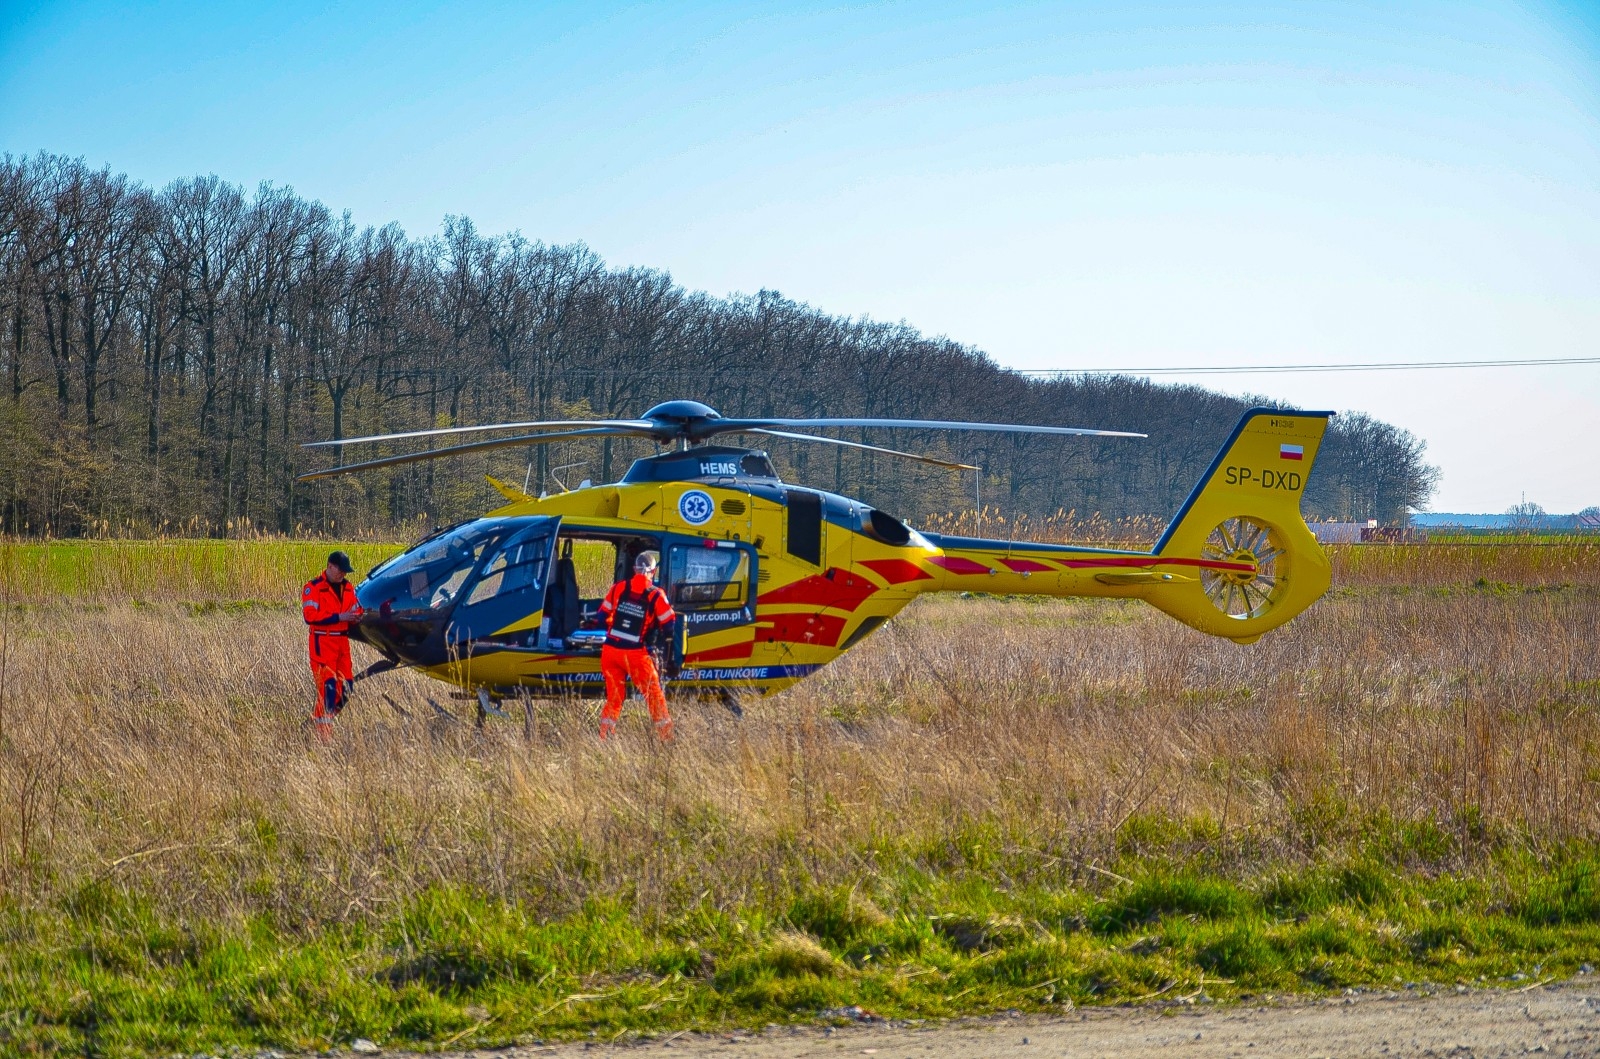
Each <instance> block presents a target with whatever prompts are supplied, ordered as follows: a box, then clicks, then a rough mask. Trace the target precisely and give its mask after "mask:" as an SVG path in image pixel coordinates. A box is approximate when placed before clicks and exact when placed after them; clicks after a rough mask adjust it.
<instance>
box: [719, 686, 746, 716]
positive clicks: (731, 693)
mask: <svg viewBox="0 0 1600 1059" xmlns="http://www.w3.org/2000/svg"><path fill="white" fill-rule="evenodd" d="M720 698H721V699H722V705H724V706H726V707H727V708H728V712H729V713H731V714H733V715H734V716H735V717H737V718H738V719H739V720H741V721H742V720H744V700H745V698H746V696H745V695H743V694H741V693H739V692H738V691H736V690H734V689H733V688H723V689H722V694H721V696H720Z"/></svg>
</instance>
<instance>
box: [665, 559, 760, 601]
mask: <svg viewBox="0 0 1600 1059" xmlns="http://www.w3.org/2000/svg"><path fill="white" fill-rule="evenodd" d="M668 566H669V569H670V570H671V575H672V602H673V604H674V605H677V606H681V607H685V608H694V607H718V606H739V605H741V604H743V603H744V601H745V594H746V592H747V591H748V589H749V585H750V555H749V553H748V552H746V551H745V550H744V549H743V548H705V547H695V546H693V545H684V544H677V545H674V546H673V548H672V555H671V556H670V558H669V561H668Z"/></svg>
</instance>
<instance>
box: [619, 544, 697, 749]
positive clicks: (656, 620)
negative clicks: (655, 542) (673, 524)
mask: <svg viewBox="0 0 1600 1059" xmlns="http://www.w3.org/2000/svg"><path fill="white" fill-rule="evenodd" d="M655 576H656V557H655V556H654V555H652V554H651V553H650V552H644V553H642V554H640V556H639V557H638V558H637V559H635V560H634V561H633V576H632V577H630V578H628V579H627V580H625V581H618V582H617V583H616V584H614V585H612V586H611V591H610V592H608V593H606V598H605V600H604V601H603V602H602V603H601V604H600V614H601V616H602V617H603V618H604V619H605V622H606V642H605V643H604V644H602V645H601V647H600V673H601V675H602V676H604V677H605V679H606V705H605V709H603V710H601V711H600V738H601V739H608V738H610V736H611V733H612V732H614V731H616V729H617V718H618V717H620V716H622V700H623V697H624V696H625V695H626V694H627V691H628V678H629V677H632V678H633V686H634V687H636V688H638V689H639V690H640V691H642V692H644V701H645V703H646V704H647V705H648V706H649V707H650V719H651V720H652V721H654V722H655V726H656V735H657V736H659V737H660V738H661V739H662V740H663V741H665V740H668V739H671V738H672V715H671V714H669V713H668V712H667V696H666V695H665V693H663V692H662V690H661V675H660V674H659V673H657V672H656V662H655V659H654V658H652V657H650V651H649V650H648V649H647V648H646V647H645V638H646V637H647V636H648V635H649V633H650V631H651V630H652V629H654V628H656V627H658V626H662V625H666V624H668V623H670V622H672V621H674V620H676V619H677V617H678V615H677V613H676V612H675V611H673V609H672V604H670V603H668V602H667V594H666V593H665V592H663V591H661V589H659V588H657V587H656V586H655Z"/></svg>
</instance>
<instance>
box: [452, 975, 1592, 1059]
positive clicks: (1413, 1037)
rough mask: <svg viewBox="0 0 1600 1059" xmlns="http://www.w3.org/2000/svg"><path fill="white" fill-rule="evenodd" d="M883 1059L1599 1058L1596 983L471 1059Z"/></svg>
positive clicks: (781, 1034)
mask: <svg viewBox="0 0 1600 1059" xmlns="http://www.w3.org/2000/svg"><path fill="white" fill-rule="evenodd" d="M641 1052H659V1053H663V1054H670V1055H679V1056H740V1057H745V1059H780V1057H782V1059H792V1057H801V1056H858V1055H875V1056H878V1057H880V1059H922V1057H926V1056H941V1057H943V1056H951V1057H958V1059H965V1057H972V1059H977V1057H985V1059H987V1057H996V1059H1017V1057H1024V1056H1026V1057H1029V1059H1043V1057H1045V1056H1050V1057H1073V1059H1079V1057H1082V1059H1088V1057H1097V1059H1153V1057H1157V1056H1160V1057H1162V1059H1223V1057H1241V1059H1268V1057H1280V1056H1282V1057H1294V1059H1307V1057H1312V1056H1339V1057H1344V1056H1388V1057H1394V1056H1452V1057H1460V1059H1465V1057H1467V1056H1485V1057H1489V1056H1512V1055H1529V1054H1537V1055H1545V1056H1551V1057H1555V1056H1595V1055H1600V981H1597V980H1596V979H1595V978H1588V977H1585V978H1578V979H1574V980H1573V981H1570V982H1565V983H1555V984H1540V985H1535V986H1533V987H1531V988H1527V989H1521V990H1500V989H1472V990H1468V991H1467V992H1464V993H1456V992H1453V991H1449V992H1445V993H1441V994H1437V995H1430V994H1426V993H1364V994H1361V995H1357V996H1343V997H1335V998H1332V999H1321V1000H1297V1001H1290V1002H1287V1003H1281V1004H1273V1005H1269V1006H1264V1007H1263V1006H1258V1005H1252V1006H1230V1007H1207V1008H1196V1007H1187V1006H1181V1007H1180V1006H1169V1007H1162V1008H1159V1009H1157V1008H1153V1007H1139V1008H1097V1009H1094V1010H1090V1011H1082V1012H1078V1013H1076V1014H1072V1015H1067V1016H1064V1017H1059V1018H1036V1017H1022V1016H1014V1017H1006V1016H1000V1017H996V1018H986V1019H966V1020H961V1021H959V1022H953V1023H940V1024H925V1025H920V1026H912V1025H905V1024H888V1025H885V1024H868V1025H860V1026H852V1027H848V1028H844V1029H835V1030H828V1029H819V1028H804V1029H788V1028H785V1029H769V1030H768V1031H766V1032H765V1033H756V1034H744V1033H739V1034H728V1035H695V1034H682V1035H678V1036H675V1037H662V1038H657V1039H653V1040H645V1041H635V1042H631V1043H628V1042H617V1043H605V1042H591V1043H588V1044H562V1045H553V1046H537V1045H535V1046H529V1047H522V1048H514V1049H509V1050H507V1051H502V1052H467V1053H458V1056H475V1057H477V1059H491V1057H492V1059H513V1057H515V1059H534V1057H548V1056H559V1057H569V1056H578V1055H586V1056H602V1055H623V1054H626V1055H631V1056H638V1055H639V1054H640V1053H641Z"/></svg>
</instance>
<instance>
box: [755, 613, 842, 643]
mask: <svg viewBox="0 0 1600 1059" xmlns="http://www.w3.org/2000/svg"><path fill="white" fill-rule="evenodd" d="M768 621H769V619H767V618H765V617H763V618H762V619H761V621H760V622H759V623H758V625H759V628H758V630H757V632H756V638H757V639H764V640H768V641H772V640H781V641H783V642H784V643H803V644H814V645H816V646H818V647H835V646H837V645H838V643H839V635H840V634H841V633H843V632H844V623H845V619H843V618H836V617H834V616H833V615H831V614H774V615H773V616H772V617H771V619H770V621H771V625H772V628H771V629H768V628H767V627H766V626H767V624H768Z"/></svg>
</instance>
